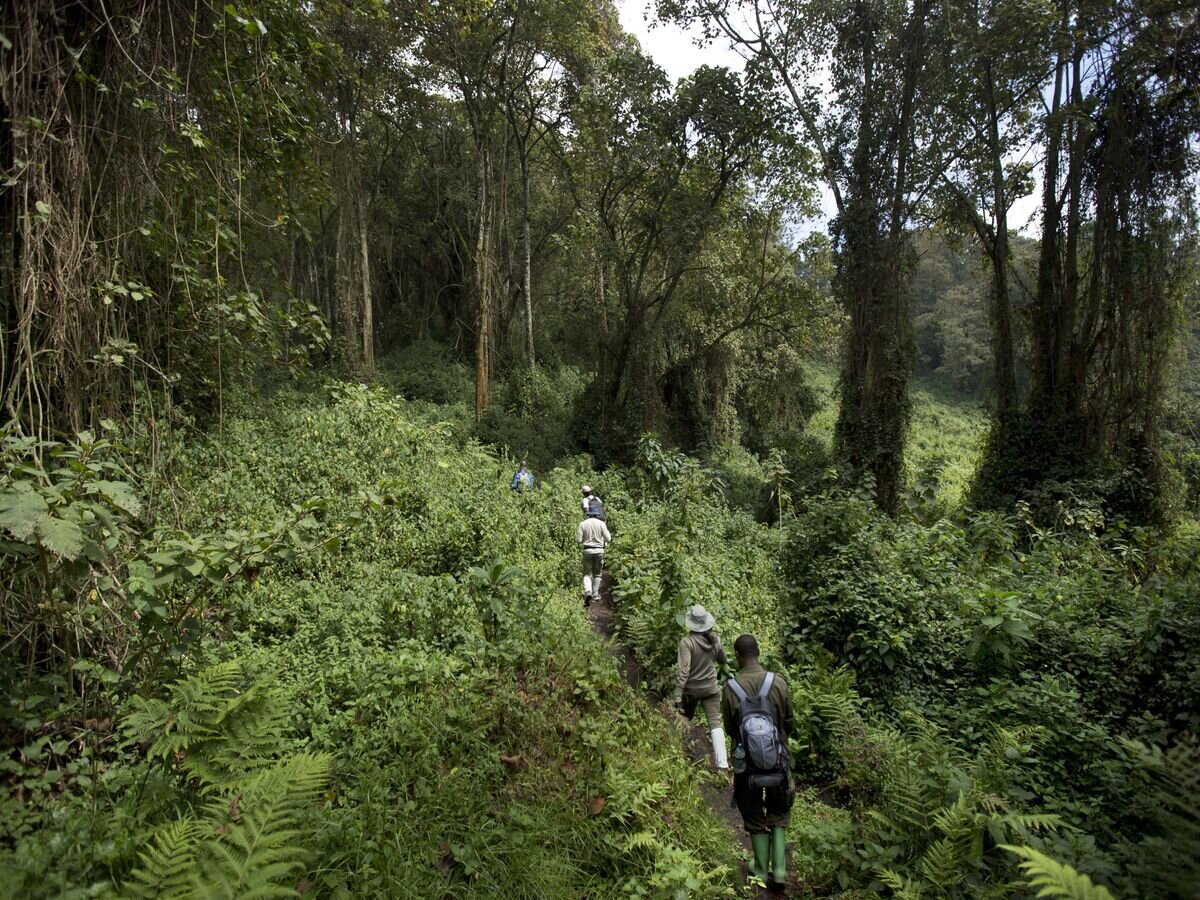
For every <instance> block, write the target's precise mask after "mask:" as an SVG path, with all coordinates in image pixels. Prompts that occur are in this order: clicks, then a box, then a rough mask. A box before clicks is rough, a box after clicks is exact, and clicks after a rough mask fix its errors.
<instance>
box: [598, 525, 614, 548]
mask: <svg viewBox="0 0 1200 900" xmlns="http://www.w3.org/2000/svg"><path fill="white" fill-rule="evenodd" d="M600 527H601V528H602V529H603V531H604V546H605V547H607V546H608V545H609V544H611V543H612V532H611V531H609V530H608V524H607V523H605V522H601V523H600Z"/></svg>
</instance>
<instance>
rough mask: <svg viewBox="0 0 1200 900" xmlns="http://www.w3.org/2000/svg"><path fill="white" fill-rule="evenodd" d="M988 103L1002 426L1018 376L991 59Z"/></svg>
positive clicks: (995, 365)
mask: <svg viewBox="0 0 1200 900" xmlns="http://www.w3.org/2000/svg"><path fill="white" fill-rule="evenodd" d="M983 68H984V84H985V89H986V91H987V105H988V150H989V153H990V155H991V157H992V205H993V207H994V209H995V211H996V221H995V232H994V233H993V236H992V248H991V253H990V254H989V255H990V256H991V261H992V304H991V305H992V309H991V314H992V370H993V373H994V378H995V380H996V419H997V421H998V422H999V423H1000V425H1001V427H1002V428H1004V427H1006V426H1007V425H1008V423H1009V420H1010V419H1011V418H1012V416H1013V413H1014V412H1015V411H1016V408H1017V377H1016V366H1015V363H1014V357H1013V336H1012V308H1011V305H1010V303H1009V298H1008V254H1009V249H1008V191H1007V188H1006V186H1005V182H1004V159H1003V149H1002V147H1001V145H1000V121H999V119H1000V116H999V111H998V110H997V109H996V89H995V82H994V80H993V77H992V63H991V60H990V59H987V60H985V61H984V65H983Z"/></svg>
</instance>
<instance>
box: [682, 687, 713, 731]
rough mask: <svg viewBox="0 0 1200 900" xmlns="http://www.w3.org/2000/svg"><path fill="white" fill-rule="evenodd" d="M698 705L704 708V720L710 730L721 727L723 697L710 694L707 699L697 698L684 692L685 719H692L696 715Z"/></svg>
mask: <svg viewBox="0 0 1200 900" xmlns="http://www.w3.org/2000/svg"><path fill="white" fill-rule="evenodd" d="M697 704H699V705H701V706H703V707H704V719H705V721H706V722H707V723H708V730H709V731H712V730H713V729H714V728H720V727H721V695H720V694H719V693H716V694H709V695H708V696H707V697H697V696H696V695H695V694H689V693H688V692H687V691H684V692H683V717H684V718H685V719H690V718H691V717H692V716H694V715H695V714H696V706H697Z"/></svg>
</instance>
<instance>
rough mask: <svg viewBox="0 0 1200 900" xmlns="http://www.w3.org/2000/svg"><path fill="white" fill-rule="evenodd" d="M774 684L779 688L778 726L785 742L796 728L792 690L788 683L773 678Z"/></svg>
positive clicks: (778, 678)
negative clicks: (781, 730)
mask: <svg viewBox="0 0 1200 900" xmlns="http://www.w3.org/2000/svg"><path fill="white" fill-rule="evenodd" d="M775 684H776V685H777V686H778V688H779V725H780V727H781V728H782V729H783V738H784V740H787V738H788V737H790V736H791V733H792V730H793V729H794V728H795V727H796V713H795V710H793V709H792V690H791V688H789V687H788V683H787V682H786V681H784V680H783V679H782V678H780V677H779V676H778V675H776V676H775Z"/></svg>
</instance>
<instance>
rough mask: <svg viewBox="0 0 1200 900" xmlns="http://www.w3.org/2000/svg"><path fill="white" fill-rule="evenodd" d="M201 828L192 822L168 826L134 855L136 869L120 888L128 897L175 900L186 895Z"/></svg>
mask: <svg viewBox="0 0 1200 900" xmlns="http://www.w3.org/2000/svg"><path fill="white" fill-rule="evenodd" d="M203 834H204V826H203V825H201V824H200V823H199V822H197V821H195V820H194V819H180V820H179V821H177V822H172V823H171V824H170V825H168V826H167V827H166V828H164V829H162V830H161V831H159V832H158V834H156V835H155V837H154V840H153V842H152V843H151V844H150V846H149V847H147V848H146V849H145V850H143V851H142V852H141V853H140V854H138V859H139V861H140V862H139V865H138V867H137V868H136V869H134V870H133V873H132V874H131V875H130V876H129V881H128V882H126V884H125V885H124V889H125V892H127V895H128V896H130V897H146V898H152V897H154V898H158V897H161V898H177V897H186V896H188V893H189V890H190V888H189V878H190V876H191V873H192V870H193V868H194V867H195V863H196V851H197V848H198V847H199V845H200V839H201V836H202V835H203Z"/></svg>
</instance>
